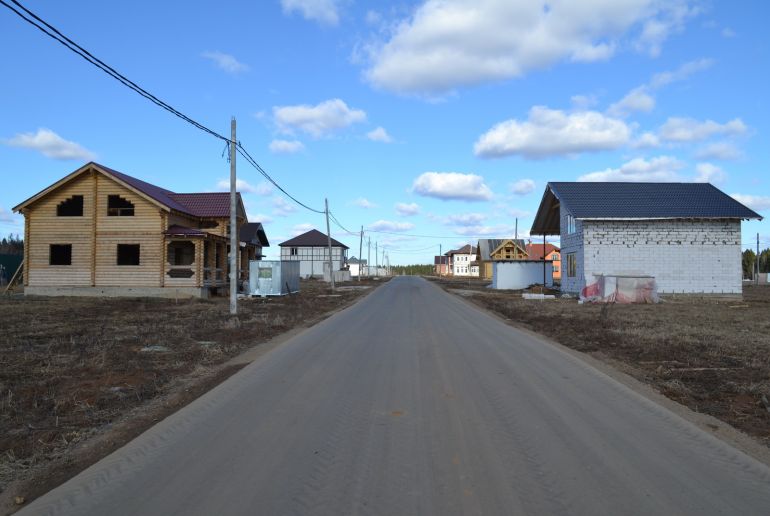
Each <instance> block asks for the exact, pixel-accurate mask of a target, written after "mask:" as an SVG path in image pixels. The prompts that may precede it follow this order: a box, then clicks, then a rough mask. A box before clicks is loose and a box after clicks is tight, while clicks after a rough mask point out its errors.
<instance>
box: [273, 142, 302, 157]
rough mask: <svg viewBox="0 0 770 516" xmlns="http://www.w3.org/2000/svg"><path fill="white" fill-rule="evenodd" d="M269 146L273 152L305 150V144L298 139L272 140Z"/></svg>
mask: <svg viewBox="0 0 770 516" xmlns="http://www.w3.org/2000/svg"><path fill="white" fill-rule="evenodd" d="M269 148H270V152H272V153H274V154H296V153H298V152H302V151H303V150H305V145H304V144H303V143H302V142H301V141H299V140H273V141H271V142H270V145H269Z"/></svg>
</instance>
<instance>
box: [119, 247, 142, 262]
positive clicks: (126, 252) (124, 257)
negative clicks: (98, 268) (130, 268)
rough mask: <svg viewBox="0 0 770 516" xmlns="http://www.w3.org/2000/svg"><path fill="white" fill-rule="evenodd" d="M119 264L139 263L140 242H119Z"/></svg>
mask: <svg viewBox="0 0 770 516" xmlns="http://www.w3.org/2000/svg"><path fill="white" fill-rule="evenodd" d="M118 265H139V244H118Z"/></svg>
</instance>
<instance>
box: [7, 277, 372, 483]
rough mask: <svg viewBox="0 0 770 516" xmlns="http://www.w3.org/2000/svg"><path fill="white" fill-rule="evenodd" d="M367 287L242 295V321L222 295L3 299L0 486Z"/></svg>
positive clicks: (310, 284) (306, 287) (317, 285)
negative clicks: (185, 380)
mask: <svg viewBox="0 0 770 516" xmlns="http://www.w3.org/2000/svg"><path fill="white" fill-rule="evenodd" d="M374 283H375V284H376V283H379V282H374ZM364 284H366V282H365V283H364ZM369 284H370V285H371V284H373V283H372V282H370V283H369ZM354 285H358V284H357V283H355V284H354ZM366 292H368V291H365V290H341V291H338V294H339V296H335V297H329V296H326V295H325V294H328V287H327V286H326V284H324V283H322V282H319V281H303V282H302V286H301V292H300V293H299V294H295V295H291V296H284V297H281V298H270V299H268V300H262V299H255V300H247V301H243V302H241V303H240V307H239V317H238V321H239V323H238V324H233V322H232V320H231V318H230V317H229V314H228V301H227V299H225V298H216V299H212V300H184V301H181V300H180V301H179V302H175V301H174V300H163V299H96V298H43V297H40V298H34V297H30V298H23V297H14V298H9V297H0V314H1V315H0V336H1V338H0V493H1V492H2V491H3V490H4V488H5V487H6V486H7V485H8V483H9V482H11V481H13V480H19V479H23V478H24V477H25V476H30V475H43V474H45V470H44V468H41V467H43V466H45V465H46V463H48V462H51V461H56V460H59V461H61V460H66V459H67V454H68V453H69V452H70V451H71V450H72V449H73V448H74V447H76V445H77V444H78V443H82V442H83V441H86V440H88V439H89V438H90V437H92V436H94V435H96V434H99V433H100V432H102V431H104V430H105V429H106V428H109V427H110V425H111V424H112V423H114V422H118V421H120V420H121V417H123V416H125V415H126V414H128V413H129V412H131V411H133V412H132V416H133V414H134V412H135V411H136V410H137V408H141V407H142V406H143V405H145V404H147V403H148V402H150V401H151V400H153V399H155V398H156V397H158V396H160V395H162V394H164V393H165V392H167V391H168V390H169V388H170V387H169V386H170V385H172V383H173V382H172V380H174V379H177V378H180V377H184V376H185V375H191V374H193V375H194V373H195V372H196V371H197V370H199V369H200V370H201V371H203V370H206V369H207V368H210V367H213V366H216V365H218V364H222V363H223V362H225V361H227V360H228V359H229V358H231V357H233V356H235V355H237V354H239V353H240V352H241V351H243V350H245V349H246V348H249V347H252V346H254V345H255V344H258V343H260V342H264V341H267V340H269V339H270V338H272V337H275V336H277V335H279V334H281V333H283V332H286V331H288V330H290V329H292V328H296V327H302V326H309V325H312V324H313V323H314V322H317V321H318V320H319V319H321V318H323V317H325V316H326V315H327V314H328V313H330V312H332V311H334V310H336V309H338V308H340V307H342V306H345V305H347V304H350V303H351V302H352V301H353V300H354V299H356V298H358V297H360V296H361V295H363V294H364V293H366ZM153 346H154V347H153ZM147 348H150V350H147ZM225 377H226V376H225ZM221 379H223V378H219V380H221ZM209 383H210V382H209ZM211 386H213V385H207V387H208V388H210V387H211ZM187 401H189V400H187ZM139 430H141V428H139V429H137V431H139Z"/></svg>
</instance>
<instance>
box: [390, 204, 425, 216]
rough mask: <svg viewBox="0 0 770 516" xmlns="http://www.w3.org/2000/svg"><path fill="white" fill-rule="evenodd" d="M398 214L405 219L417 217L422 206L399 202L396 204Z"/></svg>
mask: <svg viewBox="0 0 770 516" xmlns="http://www.w3.org/2000/svg"><path fill="white" fill-rule="evenodd" d="M396 213H398V214H399V215H401V216H403V217H409V216H412V215H417V214H418V213H420V206H419V205H418V204H417V203H415V202H412V203H405V202H399V203H396Z"/></svg>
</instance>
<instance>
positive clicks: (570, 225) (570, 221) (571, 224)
mask: <svg viewBox="0 0 770 516" xmlns="http://www.w3.org/2000/svg"><path fill="white" fill-rule="evenodd" d="M574 232H575V217H573V216H572V215H567V234H568V235H571V234H572V233H574Z"/></svg>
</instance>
